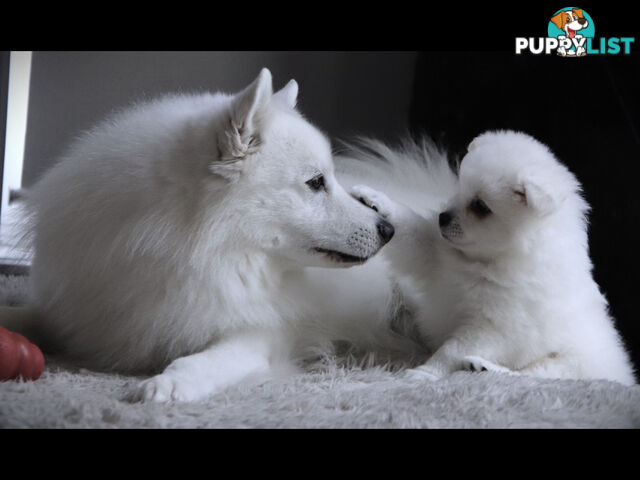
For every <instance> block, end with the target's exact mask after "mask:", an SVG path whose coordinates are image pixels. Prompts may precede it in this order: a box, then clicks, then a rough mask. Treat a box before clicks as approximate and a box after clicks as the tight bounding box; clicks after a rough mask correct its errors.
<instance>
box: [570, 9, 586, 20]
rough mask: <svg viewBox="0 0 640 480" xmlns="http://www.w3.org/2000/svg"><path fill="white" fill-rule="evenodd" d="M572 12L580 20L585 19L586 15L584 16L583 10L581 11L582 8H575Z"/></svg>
mask: <svg viewBox="0 0 640 480" xmlns="http://www.w3.org/2000/svg"><path fill="white" fill-rule="evenodd" d="M572 11H573V13H574V15H575V16H576V17H578V18H584V15H583V13H582V9H581V8H574V9H573V10H572Z"/></svg>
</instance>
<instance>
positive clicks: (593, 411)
mask: <svg viewBox="0 0 640 480" xmlns="http://www.w3.org/2000/svg"><path fill="white" fill-rule="evenodd" d="M25 289H26V279H25V278H24V277H19V276H16V277H6V276H5V277H0V304H5V305H7V304H19V303H21V302H22V301H23V300H24V293H25ZM46 360H47V365H46V368H45V372H44V374H43V375H42V377H41V378H40V379H39V380H37V381H35V382H14V381H10V382H2V383H0V428H638V427H640V386H634V387H625V386H622V385H619V384H616V383H612V382H607V381H572V380H543V379H536V378H526V377H514V376H507V375H501V374H497V373H486V372H485V373H467V372H459V373H456V374H454V375H452V376H451V377H449V378H447V379H444V380H441V381H439V382H435V383H416V382H415V381H409V380H405V379H403V378H400V376H399V374H398V373H397V372H394V371H390V370H389V369H385V368H382V367H380V366H373V367H366V366H365V367H363V366H362V365H366V362H362V359H350V358H346V357H341V356H340V355H335V356H331V355H329V356H325V357H324V358H323V359H322V361H319V362H318V363H316V364H314V365H313V366H312V368H311V369H310V371H309V372H307V373H304V374H298V375H295V376H292V377H289V378H287V379H278V380H272V381H269V382H266V383H263V384H261V385H241V386H238V387H236V388H233V389H230V390H227V391H226V392H224V393H221V394H218V395H214V396H212V397H210V398H209V399H207V400H206V401H204V402H201V403H195V404H180V403H177V404H143V403H131V402H129V401H128V400H127V396H128V394H129V391H130V388H131V387H132V386H133V385H134V384H135V382H137V381H139V378H136V377H128V376H119V375H110V374H104V373H96V372H91V371H87V370H84V369H77V368H74V367H73V366H69V365H65V364H64V363H63V362H61V361H59V360H56V359H54V358H51V357H47V359H46ZM354 360H355V361H354Z"/></svg>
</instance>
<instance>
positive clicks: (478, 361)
mask: <svg viewBox="0 0 640 480" xmlns="http://www.w3.org/2000/svg"><path fill="white" fill-rule="evenodd" d="M462 369H463V370H469V371H471V372H500V373H513V372H512V371H511V370H509V369H508V368H506V367H503V366H501V365H497V364H495V363H493V362H490V361H489V360H485V359H484V358H482V357H476V356H474V355H469V356H466V357H464V358H463V359H462Z"/></svg>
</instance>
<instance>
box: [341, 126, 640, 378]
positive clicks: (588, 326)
mask: <svg viewBox="0 0 640 480" xmlns="http://www.w3.org/2000/svg"><path fill="white" fill-rule="evenodd" d="M353 194H354V195H355V196H356V197H357V198H359V199H361V201H363V202H364V203H365V204H367V205H369V206H370V207H372V208H374V209H375V210H376V211H377V212H378V213H380V214H381V215H382V216H383V217H384V218H386V219H387V220H389V221H390V222H391V223H392V224H393V225H394V226H395V228H396V234H395V237H394V239H393V240H392V241H391V242H390V243H389V245H387V246H386V247H385V248H384V250H383V252H384V256H385V257H387V258H388V259H389V260H390V261H391V265H392V267H393V270H394V271H395V273H396V274H397V275H399V277H401V278H405V279H408V282H407V283H408V284H413V286H414V288H415V291H416V293H415V295H414V296H413V298H414V303H415V304H416V305H417V307H416V312H417V320H418V327H419V328H420V330H421V333H422V335H423V337H424V339H425V340H426V342H427V344H428V345H429V347H430V348H431V349H432V350H433V351H434V352H435V353H433V355H432V356H431V357H430V358H429V359H428V360H427V362H426V363H425V364H424V365H422V366H420V367H418V368H416V369H413V370H409V375H410V376H415V377H419V378H429V379H438V378H441V377H443V376H445V375H447V374H450V373H452V372H454V371H456V370H463V369H471V370H495V371H508V372H514V373H522V374H530V375H534V376H540V377H549V378H575V379H609V380H615V381H618V382H621V383H623V384H627V385H629V384H633V383H634V382H635V379H634V372H633V369H632V366H631V363H630V359H629V357H628V354H627V352H626V351H625V349H624V347H623V343H622V341H621V338H620V336H619V335H618V332H617V331H616V329H615V327H614V322H613V320H612V318H611V317H610V316H609V313H608V309H607V301H606V300H605V297H604V296H603V294H602V293H601V292H600V290H599V288H598V285H597V284H596V283H595V281H594V280H593V278H592V274H591V270H592V263H591V261H590V258H589V254H588V238H587V221H586V214H587V212H588V210H589V206H588V204H587V203H586V202H585V200H584V198H583V197H582V195H581V186H580V184H579V183H578V180H577V179H576V177H575V176H574V175H573V174H572V173H571V172H570V171H569V170H568V169H567V168H566V167H565V166H564V165H562V164H561V163H560V162H559V161H558V160H556V158H555V157H554V155H553V154H552V153H551V152H550V151H549V149H548V148H547V147H546V146H544V145H543V144H541V143H540V142H538V141H537V140H535V139H533V138H532V137H530V136H528V135H525V134H522V133H516V132H511V131H499V132H488V133H485V134H483V135H480V136H479V137H477V138H476V139H475V140H473V142H471V144H470V145H469V147H468V152H467V154H466V156H465V157H464V158H463V160H462V162H461V165H460V169H459V179H458V186H457V189H456V190H455V192H454V194H453V197H452V199H451V200H450V202H449V203H448V206H447V207H446V208H445V211H442V212H441V213H438V212H433V213H431V214H427V215H426V216H422V215H418V214H417V213H415V212H414V211H413V210H412V209H411V208H409V207H408V206H406V205H403V204H402V203H398V202H395V201H392V200H390V199H389V197H388V196H387V195H385V194H384V193H382V192H379V191H377V190H373V189H371V188H369V187H365V186H356V187H354V188H353Z"/></svg>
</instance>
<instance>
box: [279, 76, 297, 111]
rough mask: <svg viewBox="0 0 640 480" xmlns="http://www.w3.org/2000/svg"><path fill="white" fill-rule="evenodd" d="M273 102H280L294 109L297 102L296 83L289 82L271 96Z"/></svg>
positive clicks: (293, 81)
mask: <svg viewBox="0 0 640 480" xmlns="http://www.w3.org/2000/svg"><path fill="white" fill-rule="evenodd" d="M273 98H274V100H275V99H277V100H278V101H282V102H283V103H284V104H285V105H286V106H287V107H289V108H296V102H297V101H298V82H296V81H295V80H293V79H292V80H289V83H287V84H286V85H285V86H284V87H282V89H280V90H278V91H277V92H276V93H274V94H273Z"/></svg>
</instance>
